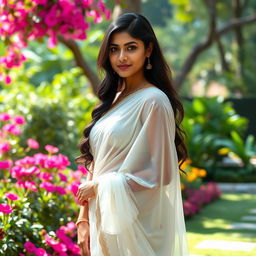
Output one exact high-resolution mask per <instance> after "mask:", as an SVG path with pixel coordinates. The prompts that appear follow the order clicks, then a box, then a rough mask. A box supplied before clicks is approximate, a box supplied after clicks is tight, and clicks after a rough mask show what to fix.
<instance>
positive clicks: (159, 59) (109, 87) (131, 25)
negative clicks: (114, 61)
mask: <svg viewBox="0 0 256 256" xmlns="http://www.w3.org/2000/svg"><path fill="white" fill-rule="evenodd" d="M117 32H127V33H128V34H129V35H130V36H132V37H134V38H136V39H139V40H141V41H143V43H144V46H145V49H147V48H148V46H149V43H150V42H152V43H153V50H152V53H151V56H150V62H151V64H152V67H153V68H152V69H151V70H148V69H146V68H145V67H144V75H145V78H146V80H147V81H148V82H149V83H151V84H153V85H155V86H156V87H158V88H159V89H160V90H162V91H163V92H164V93H165V94H166V95H167V97H168V98H169V100H170V102H171V104H172V107H173V110H174V116H175V123H176V134H175V146H176V150H177V154H178V160H179V168H180V169H181V165H182V163H183V162H184V161H185V160H186V158H187V149H186V146H185V143H184V135H185V133H184V131H183V129H182V128H181V121H182V119H183V117H184V110H183V106H182V104H181V101H180V99H179V97H178V95H177V93H176V91H175V89H174V85H173V82H172V77H171V70H170V68H169V66H168V64H167V63H166V61H165V59H164V56H163V54H162V51H161V49H160V46H159V43H158V41H157V38H156V36H155V33H154V31H153V29H152V27H151V25H150V23H149V21H148V20H147V19H146V18H145V17H144V16H142V15H140V14H136V13H125V14H123V15H121V16H119V17H118V18H117V19H116V20H114V21H113V22H112V23H111V24H110V26H109V28H108V30H107V32H106V34H105V37H104V39H103V41H102V44H101V47H100V51H99V55H98V62H97V63H98V68H99V69H100V70H104V71H105V72H104V73H105V77H104V79H103V81H102V82H101V84H100V85H99V89H98V92H97V95H98V98H99V99H100V101H101V102H100V104H99V105H98V106H97V107H96V108H95V109H94V110H93V111H92V122H91V123H90V124H89V125H88V126H87V127H86V128H85V129H84V131H83V135H84V137H83V139H82V140H81V142H80V144H79V147H80V151H81V155H80V156H78V157H77V158H76V163H77V164H84V165H85V166H86V167H87V166H89V165H90V164H91V162H92V161H93V155H92V154H91V152H90V140H89V134H90V132H91V130H92V128H93V126H94V125H95V123H96V122H97V121H98V120H99V119H100V118H101V116H102V115H103V114H104V113H106V112H107V111H108V110H109V109H110V107H111V105H112V103H113V101H114V99H115V96H116V93H117V92H118V88H119V86H121V85H122V83H123V79H122V78H121V77H119V76H118V74H117V73H115V72H114V70H113V69H112V67H111V64H110V60H109V50H110V47H109V46H110V42H111V38H112V36H113V34H114V33H117ZM145 66H146V62H145ZM181 170H182V169H181Z"/></svg>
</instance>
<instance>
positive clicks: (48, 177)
mask: <svg viewBox="0 0 256 256" xmlns="http://www.w3.org/2000/svg"><path fill="white" fill-rule="evenodd" d="M38 177H39V178H40V179H42V180H45V181H49V180H50V181H51V180H53V175H52V174H51V173H49V172H41V173H39V175H38Z"/></svg>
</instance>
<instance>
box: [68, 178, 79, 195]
mask: <svg viewBox="0 0 256 256" xmlns="http://www.w3.org/2000/svg"><path fill="white" fill-rule="evenodd" d="M80 184H81V182H77V181H75V182H72V183H71V184H70V185H69V186H68V187H67V189H68V190H69V191H71V192H72V193H73V195H74V196H75V195H76V194H77V191H78V187H79V185H80Z"/></svg>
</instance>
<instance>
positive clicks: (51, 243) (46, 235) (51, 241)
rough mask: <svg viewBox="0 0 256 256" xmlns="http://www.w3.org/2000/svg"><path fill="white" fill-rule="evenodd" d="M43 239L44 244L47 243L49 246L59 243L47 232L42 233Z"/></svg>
mask: <svg viewBox="0 0 256 256" xmlns="http://www.w3.org/2000/svg"><path fill="white" fill-rule="evenodd" d="M44 239H45V242H46V244H48V245H50V246H53V245H56V244H58V243H59V242H57V241H56V240H55V239H54V238H52V237H50V236H49V235H48V234H45V235H44Z"/></svg>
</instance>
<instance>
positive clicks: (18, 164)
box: [0, 113, 87, 256]
mask: <svg viewBox="0 0 256 256" xmlns="http://www.w3.org/2000/svg"><path fill="white" fill-rule="evenodd" d="M25 123H26V120H25V119H24V118H23V117H21V116H19V117H17V116H11V115H9V114H7V113H1V114H0V255H8V256H9V255H10V256H12V255H74V256H75V255H79V248H78V246H77V245H76V243H75V242H76V232H75V224H74V221H75V220H76V218H77V214H78V211H79V206H78V205H77V204H76V198H75V194H76V192H77V190H78V186H79V185H80V184H81V179H82V178H83V177H85V176H86V174H87V170H86V169H85V168H84V167H81V166H80V167H78V169H77V170H71V169H70V168H69V167H68V166H70V161H69V159H68V158H67V157H66V156H65V155H63V154H61V153H60V152H59V149H58V148H57V147H55V146H53V145H46V146H45V147H44V151H43V152H37V151H36V150H37V149H39V146H40V145H39V143H38V142H37V141H36V140H34V139H32V138H29V139H27V146H26V148H22V147H21V146H19V139H20V134H21V133H22V127H23V125H24V124H25ZM6 127H7V128H6ZM8 127H11V128H10V129H9V128H8ZM17 131H19V132H17ZM28 153H29V154H30V155H28Z"/></svg>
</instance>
